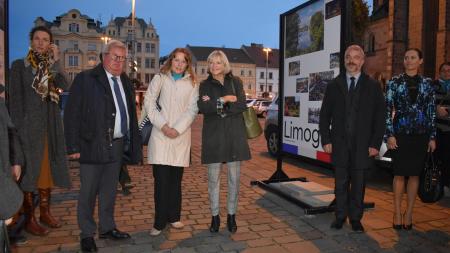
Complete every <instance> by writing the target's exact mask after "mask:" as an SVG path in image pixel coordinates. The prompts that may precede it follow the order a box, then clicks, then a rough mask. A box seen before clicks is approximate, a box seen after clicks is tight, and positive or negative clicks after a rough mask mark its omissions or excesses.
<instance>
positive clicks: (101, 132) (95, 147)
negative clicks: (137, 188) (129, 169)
mask: <svg viewBox="0 0 450 253" xmlns="http://www.w3.org/2000/svg"><path fill="white" fill-rule="evenodd" d="M120 80H121V82H122V85H123V89H124V92H125V96H126V104H127V109H128V114H129V117H130V119H129V122H130V126H129V129H130V132H129V135H128V137H129V138H128V139H127V140H126V141H125V142H126V145H128V151H126V152H125V154H124V157H123V158H124V159H125V160H124V161H125V162H126V163H128V164H136V163H138V162H140V161H141V158H142V150H141V144H140V138H139V131H138V125H137V116H136V104H135V93H134V88H133V86H132V84H131V81H130V79H129V78H128V77H127V75H126V74H122V75H121V76H120ZM115 115H116V107H115V105H114V98H113V94H112V91H111V87H110V85H109V82H108V77H107V75H106V72H105V70H104V68H103V65H102V64H99V65H97V66H96V67H95V68H93V69H91V70H86V71H83V72H81V73H79V74H78V75H77V76H76V77H75V79H74V81H73V83H72V87H71V89H70V95H69V99H68V101H67V104H66V107H65V111H64V127H65V134H66V142H67V153H68V154H74V153H80V163H90V164H104V163H110V162H115V161H117V159H122V157H115V156H114V155H113V153H112V140H113V133H114V120H115Z"/></svg>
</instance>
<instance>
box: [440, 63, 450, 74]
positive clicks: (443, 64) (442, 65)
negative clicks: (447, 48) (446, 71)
mask: <svg viewBox="0 0 450 253" xmlns="http://www.w3.org/2000/svg"><path fill="white" fill-rule="evenodd" d="M444 66H450V61H448V62H444V63H442V64H441V65H440V66H439V72H441V71H442V69H443V68H444Z"/></svg>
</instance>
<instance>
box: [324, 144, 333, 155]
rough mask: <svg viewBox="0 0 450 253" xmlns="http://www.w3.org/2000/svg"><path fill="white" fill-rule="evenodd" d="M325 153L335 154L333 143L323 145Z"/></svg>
mask: <svg viewBox="0 0 450 253" xmlns="http://www.w3.org/2000/svg"><path fill="white" fill-rule="evenodd" d="M323 151H325V153H328V154H331V152H333V148H332V146H331V143H328V144H325V145H323Z"/></svg>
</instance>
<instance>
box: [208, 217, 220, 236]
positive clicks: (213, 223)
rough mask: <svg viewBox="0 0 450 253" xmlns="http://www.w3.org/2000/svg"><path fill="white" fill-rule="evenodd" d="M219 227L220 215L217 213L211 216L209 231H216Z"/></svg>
mask: <svg viewBox="0 0 450 253" xmlns="http://www.w3.org/2000/svg"><path fill="white" fill-rule="evenodd" d="M219 227H220V216H219V215H215V216H212V217H211V226H210V227H209V231H210V232H211V233H217V232H219Z"/></svg>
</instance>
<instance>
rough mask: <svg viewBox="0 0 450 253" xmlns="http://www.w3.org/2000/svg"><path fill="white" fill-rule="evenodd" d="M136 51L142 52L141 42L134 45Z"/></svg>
mask: <svg viewBox="0 0 450 253" xmlns="http://www.w3.org/2000/svg"><path fill="white" fill-rule="evenodd" d="M136 51H137V52H138V53H140V52H142V43H141V42H138V43H137V44H136Z"/></svg>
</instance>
